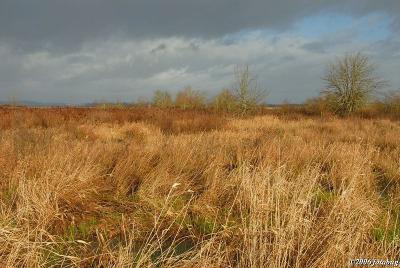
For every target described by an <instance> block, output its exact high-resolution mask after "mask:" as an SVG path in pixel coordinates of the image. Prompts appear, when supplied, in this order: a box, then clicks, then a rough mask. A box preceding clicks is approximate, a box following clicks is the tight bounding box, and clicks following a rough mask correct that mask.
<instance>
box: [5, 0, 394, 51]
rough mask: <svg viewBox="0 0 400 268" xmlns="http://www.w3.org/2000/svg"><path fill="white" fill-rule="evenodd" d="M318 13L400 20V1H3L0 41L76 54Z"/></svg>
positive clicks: (281, 24)
mask: <svg viewBox="0 0 400 268" xmlns="http://www.w3.org/2000/svg"><path fill="white" fill-rule="evenodd" d="M319 11H340V12H347V13H353V14H356V15H363V14H366V13H369V12H376V11H383V12H387V13H389V14H392V15H393V16H396V17H398V16H399V15H398V14H399V13H400V3H399V1H398V0H381V1H373V0H369V1H367V0H351V1H348V0H346V1H345V0H338V1H330V0H322V1H315V0H297V1H292V0H281V1H273V0H248V1H243V0H218V1H215V0H201V1H198V0H168V1H165V0H146V1H140V0H133V1H109V0H85V1H81V0H68V1H64V0H1V1H0V40H1V41H3V42H7V43H12V44H13V45H14V46H18V47H19V48H20V49H22V50H39V49H46V50H52V51H55V52H63V51H66V50H78V49H79V48H80V46H81V45H82V43H83V42H85V41H88V40H98V41H101V40H104V39H107V38H108V37H109V36H120V37H121V38H135V39H138V38H158V37H165V36H185V37H202V38H215V37H218V36H222V35H224V34H227V33H234V32H237V31H240V30H243V29H252V28H253V29H254V28H259V27H266V28H271V29H282V28H285V27H288V26H290V25H291V24H292V23H293V22H294V21H296V20H298V19H299V18H301V17H303V16H306V15H310V14H314V13H316V12H319Z"/></svg>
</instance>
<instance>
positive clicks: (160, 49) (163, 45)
mask: <svg viewBox="0 0 400 268" xmlns="http://www.w3.org/2000/svg"><path fill="white" fill-rule="evenodd" d="M165 49H167V45H166V44H160V45H158V46H157V47H155V48H153V49H152V50H151V51H150V52H151V53H156V52H158V51H162V50H165Z"/></svg>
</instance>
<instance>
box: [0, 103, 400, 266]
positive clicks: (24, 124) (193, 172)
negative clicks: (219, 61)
mask: <svg viewBox="0 0 400 268" xmlns="http://www.w3.org/2000/svg"><path fill="white" fill-rule="evenodd" d="M399 134H400V124H399V122H398V121H391V120H389V119H365V118H364V119H360V118H347V119H340V118H335V117H326V118H321V117H305V116H289V117H288V116H277V115H259V116H254V117H248V118H234V117H231V116H228V115H218V114H213V113H209V112H205V111H203V112H196V111H177V110H156V109H147V108H146V109H144V108H143V109H119V110H118V109H83V108H82V109H78V108H76V109H73V108H69V109H67V108H63V109H28V108H0V267H51V266H53V267H60V266H61V267H346V266H348V265H349V260H350V259H354V258H367V257H368V258H379V259H389V260H395V259H399V258H400V248H399V242H400V222H399V220H400V219H399V214H400V135H399Z"/></svg>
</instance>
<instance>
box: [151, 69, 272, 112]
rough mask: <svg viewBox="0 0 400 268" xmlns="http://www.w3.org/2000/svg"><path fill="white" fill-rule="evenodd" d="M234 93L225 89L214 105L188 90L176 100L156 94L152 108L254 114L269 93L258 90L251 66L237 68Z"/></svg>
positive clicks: (193, 91)
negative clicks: (205, 109) (209, 109)
mask: <svg viewBox="0 0 400 268" xmlns="http://www.w3.org/2000/svg"><path fill="white" fill-rule="evenodd" d="M234 79H235V81H234V85H233V87H232V89H223V90H222V91H221V92H220V93H219V94H217V95H216V96H215V97H214V98H213V99H212V100H211V101H209V102H207V100H206V97H205V95H204V94H203V93H202V92H201V91H199V90H194V89H193V88H192V87H190V86H187V87H185V88H184V89H183V90H182V91H180V92H178V93H177V95H176V97H175V99H173V98H172V96H171V95H170V93H169V92H167V91H163V90H157V91H155V92H154V96H153V100H152V105H153V106H155V107H159V108H173V107H176V108H180V109H201V108H212V109H214V110H216V111H218V112H229V113H238V114H250V113H253V112H255V111H256V110H257V109H258V108H259V107H260V104H261V103H262V102H263V101H264V99H265V97H266V90H265V89H261V88H260V87H259V86H258V83H257V80H256V78H255V76H253V75H252V74H251V72H250V69H249V66H247V65H246V66H237V67H236V68H235V70H234Z"/></svg>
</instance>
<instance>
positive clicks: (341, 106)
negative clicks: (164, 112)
mask: <svg viewBox="0 0 400 268" xmlns="http://www.w3.org/2000/svg"><path fill="white" fill-rule="evenodd" d="M323 80H324V82H325V86H324V88H323V89H322V91H321V93H320V95H319V96H317V97H314V98H311V99H309V100H307V101H306V102H305V103H304V104H303V105H302V109H303V110H304V109H305V110H306V111H307V112H309V113H314V114H315V113H320V114H326V113H330V114H337V115H339V116H348V115H352V114H355V113H358V112H360V111H362V110H364V109H365V108H366V107H367V106H368V107H373V108H374V109H375V110H376V111H380V112H383V113H385V112H386V113H392V114H393V113H394V114H398V115H399V116H400V90H398V91H392V92H389V93H386V94H383V93H382V91H381V89H382V88H383V87H385V86H386V85H387V84H388V83H387V82H386V81H384V80H383V79H381V78H380V77H379V76H378V75H377V74H376V67H375V65H374V64H372V63H371V62H370V59H369V58H368V57H367V56H366V55H363V54H361V53H355V54H347V55H345V56H344V57H342V58H338V59H337V60H336V61H335V62H333V63H331V64H329V65H328V66H327V69H326V72H325V75H324V77H323ZM266 93H267V92H266V90H265V89H264V88H261V87H259V85H258V82H257V79H256V77H255V76H254V75H253V74H252V73H251V72H250V69H249V66H247V65H246V66H237V67H236V68H235V70H234V84H233V86H232V88H231V89H223V90H221V91H220V92H219V93H218V94H217V95H216V96H215V97H214V98H213V99H212V100H211V101H208V102H207V101H206V98H205V95H204V94H203V93H202V92H200V91H198V90H194V89H192V88H191V87H190V86H188V87H186V88H184V89H183V90H182V91H180V92H178V94H177V95H176V98H175V99H173V98H172V96H171V95H170V94H169V93H168V92H167V91H162V90H157V91H155V93H154V97H153V101H152V105H153V106H155V107H159V108H172V107H176V108H181V109H199V108H211V109H213V110H215V111H219V112H227V113H236V114H240V115H244V114H251V113H253V112H256V111H257V110H258V109H259V108H260V106H261V104H262V103H263V102H264V101H265V97H266V96H267V94H266ZM379 94H381V95H382V94H383V96H384V97H383V98H379ZM283 106H284V107H289V106H290V105H282V107H283Z"/></svg>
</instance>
